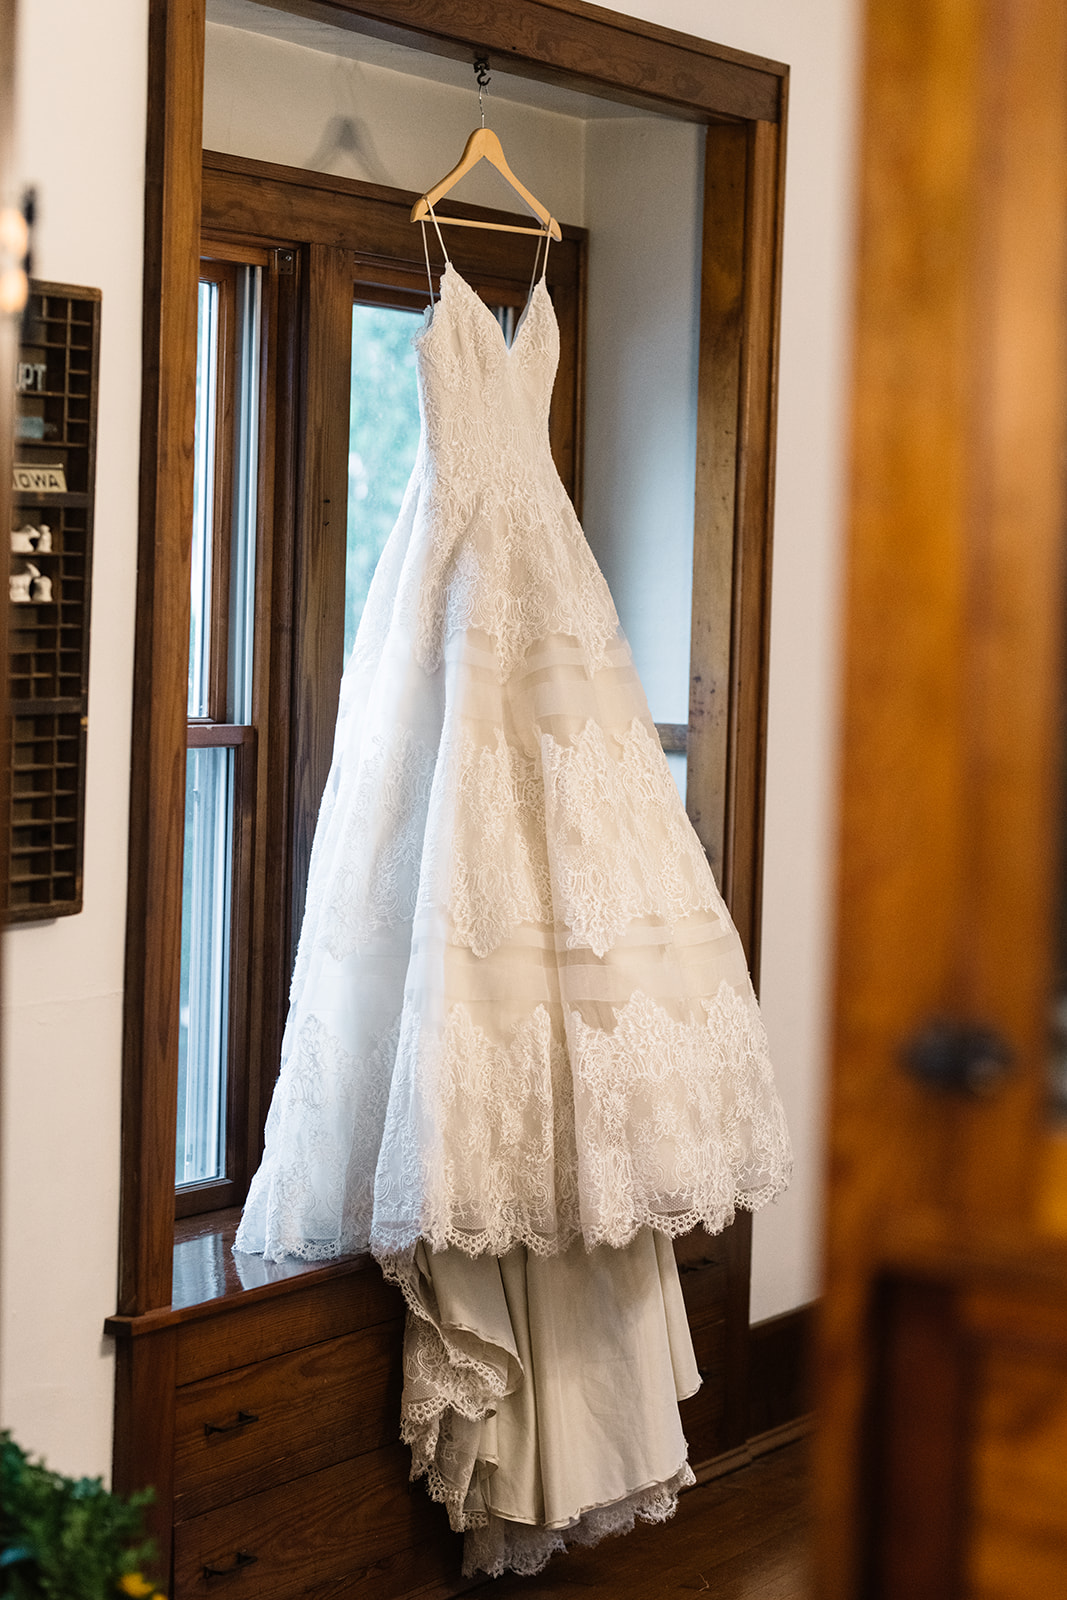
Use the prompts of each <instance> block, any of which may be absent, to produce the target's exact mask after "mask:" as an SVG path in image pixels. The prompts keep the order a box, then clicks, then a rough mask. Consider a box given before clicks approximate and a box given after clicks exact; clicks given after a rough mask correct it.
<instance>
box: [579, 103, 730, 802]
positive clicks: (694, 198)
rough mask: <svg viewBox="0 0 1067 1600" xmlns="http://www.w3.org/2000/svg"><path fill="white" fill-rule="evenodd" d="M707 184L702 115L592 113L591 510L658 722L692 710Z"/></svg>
mask: <svg viewBox="0 0 1067 1600" xmlns="http://www.w3.org/2000/svg"><path fill="white" fill-rule="evenodd" d="M703 186H704V130H703V128H701V127H698V126H696V125H695V124H693V123H690V122H669V121H667V120H666V119H664V118H660V117H642V118H636V119H631V118H627V119H625V120H618V119H615V118H611V119H608V120H604V121H595V122H589V123H588V124H587V125H586V139H585V219H584V220H585V224H586V226H587V227H588V229H589V294H588V314H587V340H586V395H585V400H586V404H585V414H586V430H585V451H586V455H585V495H584V505H583V523H584V527H585V531H586V534H587V535H588V538H589V543H590V545H591V546H592V548H593V551H594V553H595V555H596V558H597V560H598V561H599V563H600V566H601V569H602V570H603V573H604V576H605V577H606V578H607V580H608V585H609V587H610V589H611V593H612V596H613V598H614V600H615V605H616V607H617V609H618V612H619V618H620V620H621V622H622V625H623V628H624V629H625V631H626V635H627V637H628V639H629V641H630V646H631V648H632V650H633V653H634V661H635V663H636V665H637V670H638V672H639V673H640V676H641V682H642V683H643V684H644V688H645V693H646V694H647V696H648V703H649V709H650V710H651V712H652V715H653V717H654V719H655V720H656V721H657V722H681V723H684V722H688V720H689V635H690V611H691V608H692V595H693V497H694V488H695V480H696V406H697V365H698V359H697V358H698V354H699V350H698V343H697V340H698V335H699V328H700V243H701V196H702V194H703ZM668 760H669V761H670V763H671V765H672V768H674V769H675V781H676V782H677V783H678V784H679V787H680V788H681V790H682V792H683V794H684V792H685V756H684V755H682V754H679V755H677V756H671V757H668Z"/></svg>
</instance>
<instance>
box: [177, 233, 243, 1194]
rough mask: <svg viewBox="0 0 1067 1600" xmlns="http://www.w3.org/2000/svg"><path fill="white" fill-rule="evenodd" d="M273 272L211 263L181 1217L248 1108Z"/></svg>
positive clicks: (226, 1162)
mask: <svg viewBox="0 0 1067 1600" xmlns="http://www.w3.org/2000/svg"><path fill="white" fill-rule="evenodd" d="M261 299H262V268H261V267H260V266H259V265H256V264H250V263H245V264H239V263H233V262H216V261H205V262H203V263H202V266H201V277H200V285H199V295H198V316H197V381H196V431H195V458H194V479H193V527H192V550H191V584H190V622H189V690H188V704H187V715H188V738H187V754H186V774H185V847H184V862H183V873H182V949H181V998H180V1014H179V1037H178V1125H177V1140H176V1148H175V1184H176V1186H177V1191H178V1209H179V1211H180V1212H185V1213H188V1212H190V1211H194V1210H199V1209H203V1208H214V1207H216V1206H219V1205H224V1204H226V1203H228V1202H229V1201H231V1200H232V1199H233V1197H234V1195H235V1193H236V1190H237V1178H238V1174H237V1170H236V1169H237V1167H238V1165H239V1161H238V1154H237V1148H236V1147H237V1143H238V1138H239V1134H240V1130H241V1127H242V1123H243V1109H244V1105H245V1102H246V1100H247V1093H246V1077H247V1074H246V1071H245V1070H244V1065H243V1064H244V1062H245V1060H246V1051H245V1041H246V1037H247V1015H246V1004H245V998H246V986H245V983H244V975H245V968H246V965H247V960H246V956H247V952H246V950H245V948H244V947H243V939H242V935H243V932H244V930H245V929H246V928H247V925H248V913H249V900H250V894H251V871H250V868H251V863H250V861H249V860H248V858H247V845H248V838H247V830H245V829H242V828H241V827H240V825H239V819H240V818H241V817H242V816H244V815H246V814H248V813H249V812H250V811H252V810H254V808H255V771H254V766H253V762H252V760H251V756H252V752H253V748H254V743H255V728H254V725H253V722H252V685H253V677H254V653H255V572H256V532H257V511H258V507H257V490H258V481H259V435H260V388H261V385H260V358H261Z"/></svg>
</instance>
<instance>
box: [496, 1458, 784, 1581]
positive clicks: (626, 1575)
mask: <svg viewBox="0 0 1067 1600" xmlns="http://www.w3.org/2000/svg"><path fill="white" fill-rule="evenodd" d="M808 1533H809V1513H808V1503H807V1446H806V1441H804V1440H800V1441H799V1442H798V1443H796V1444H790V1445H786V1446H785V1447H784V1448H783V1449H781V1450H776V1451H774V1452H773V1453H772V1454H770V1455H766V1456H761V1457H760V1458H759V1459H758V1460H757V1461H754V1462H753V1463H752V1465H751V1466H748V1467H742V1468H741V1470H740V1471H738V1472H733V1473H731V1474H730V1475H729V1477H725V1478H717V1479H715V1480H714V1481H713V1482H711V1483H709V1484H705V1485H704V1486H703V1487H702V1488H698V1489H691V1490H689V1492H688V1493H687V1494H684V1495H683V1496H682V1498H681V1500H680V1501H679V1504H678V1510H677V1513H676V1514H675V1516H674V1518H673V1520H672V1521H671V1522H669V1523H667V1524H666V1525H665V1526H660V1527H655V1526H649V1525H647V1524H641V1525H639V1526H638V1527H637V1528H636V1529H635V1530H634V1532H633V1533H631V1534H628V1535H627V1536H626V1537H625V1538H620V1539H605V1540H604V1542H603V1544H600V1545H597V1546H596V1547H595V1548H594V1549H592V1550H575V1551H573V1552H572V1553H571V1554H569V1555H566V1556H556V1557H555V1558H554V1559H553V1561H552V1562H550V1564H549V1565H548V1566H547V1567H546V1568H545V1570H544V1572H542V1573H541V1574H540V1575H539V1576H538V1577H536V1578H514V1577H512V1578H498V1579H497V1580H496V1581H495V1582H493V1583H487V1584H484V1585H480V1586H479V1587H478V1588H477V1589H473V1590H471V1600H569V1597H570V1596H572V1595H576V1594H578V1593H585V1594H590V1595H603V1596H605V1597H607V1596H609V1595H610V1596H612V1597H613V1600H669V1597H670V1596H672V1595H679V1596H685V1597H687V1600H688V1597H689V1596H691V1595H697V1594H699V1595H706V1596H707V1600H804V1597H805V1596H806V1595H807V1594H808V1584H807V1576H808Z"/></svg>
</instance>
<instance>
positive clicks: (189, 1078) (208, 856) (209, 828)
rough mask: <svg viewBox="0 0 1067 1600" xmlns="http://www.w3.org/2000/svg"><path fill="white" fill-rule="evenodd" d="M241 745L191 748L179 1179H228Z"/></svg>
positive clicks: (184, 906) (187, 791)
mask: <svg viewBox="0 0 1067 1600" xmlns="http://www.w3.org/2000/svg"><path fill="white" fill-rule="evenodd" d="M232 815H233V750H232V749H228V748H226V749H212V750H199V749H197V750H190V751H189V752H188V756H187V760H186V769H185V871H184V876H183V883H182V976H181V1021H180V1032H179V1042H178V1142H177V1163H176V1181H177V1182H178V1183H179V1184H182V1183H202V1182H203V1181H204V1180H205V1179H208V1178H217V1177H221V1176H223V1174H224V1169H225V1149H226V1054H227V1051H226V1042H227V1034H228V1021H229V1018H228V1011H229V1007H228V998H229V997H228V989H229V970H230V880H231V864H232V854H233V852H232V830H231V817H232Z"/></svg>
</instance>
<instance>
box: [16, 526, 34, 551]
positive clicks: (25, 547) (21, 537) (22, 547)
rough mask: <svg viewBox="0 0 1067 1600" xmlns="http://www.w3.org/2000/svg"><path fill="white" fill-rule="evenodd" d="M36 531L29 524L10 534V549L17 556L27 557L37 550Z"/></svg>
mask: <svg viewBox="0 0 1067 1600" xmlns="http://www.w3.org/2000/svg"><path fill="white" fill-rule="evenodd" d="M37 537H38V535H37V529H36V528H34V527H32V526H31V524H30V523H28V522H27V523H26V524H25V525H24V526H23V527H21V528H14V529H12V532H11V548H12V550H13V551H14V552H15V553H16V554H17V555H29V554H30V553H31V552H32V551H34V550H36V549H37Z"/></svg>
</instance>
